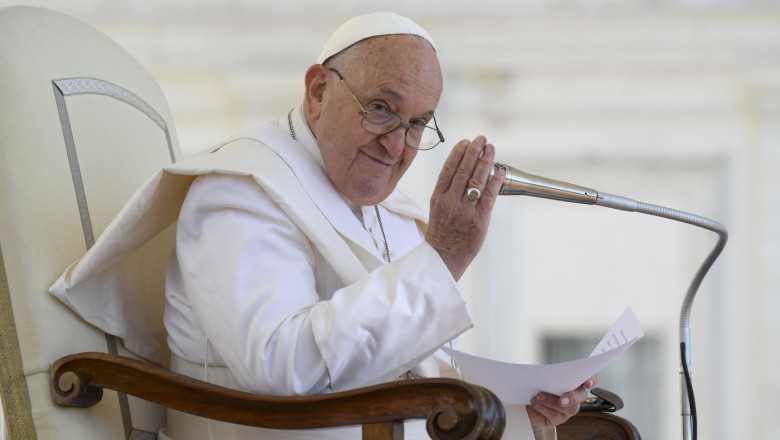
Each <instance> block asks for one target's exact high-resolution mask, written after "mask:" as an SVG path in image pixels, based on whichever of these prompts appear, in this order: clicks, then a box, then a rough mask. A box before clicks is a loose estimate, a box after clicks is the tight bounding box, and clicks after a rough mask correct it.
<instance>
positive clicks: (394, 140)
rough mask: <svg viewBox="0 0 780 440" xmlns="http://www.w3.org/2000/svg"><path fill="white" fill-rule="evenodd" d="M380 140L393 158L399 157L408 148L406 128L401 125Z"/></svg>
mask: <svg viewBox="0 0 780 440" xmlns="http://www.w3.org/2000/svg"><path fill="white" fill-rule="evenodd" d="M379 138H380V142H381V143H382V145H383V146H384V147H385V149H386V150H387V152H388V153H390V154H391V155H392V156H399V155H401V153H403V152H404V148H405V147H406V127H404V126H403V125H399V126H398V127H396V128H395V129H393V130H392V131H391V132H390V133H385V134H383V135H382V136H380V137H379Z"/></svg>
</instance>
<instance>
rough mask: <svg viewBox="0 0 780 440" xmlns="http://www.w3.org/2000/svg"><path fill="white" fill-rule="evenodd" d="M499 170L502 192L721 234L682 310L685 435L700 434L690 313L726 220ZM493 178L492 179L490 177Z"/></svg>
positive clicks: (722, 239) (721, 242)
mask: <svg viewBox="0 0 780 440" xmlns="http://www.w3.org/2000/svg"><path fill="white" fill-rule="evenodd" d="M498 170H504V171H505V172H506V178H505V180H504V184H503V185H502V186H501V189H500V190H499V191H498V194H499V195H510V196H511V195H526V196H533V197H541V198H545V199H552V200H560V201H564V202H573V203H583V204H588V205H599V206H604V207H607V208H613V209H619V210H621V211H631V212H639V213H642V214H649V215H654V216H657V217H664V218H667V219H670V220H676V221H679V222H682V223H688V224H690V225H693V226H698V227H700V228H704V229H708V230H710V231H712V232H715V233H716V234H718V242H717V243H716V244H715V247H714V248H713V249H712V251H710V254H709V255H707V257H706V258H705V260H704V262H703V263H702V265H701V266H700V267H699V270H698V271H697V272H696V276H694V278H693V281H692V282H691V284H690V286H689V287H688V292H687V293H686V295H685V298H684V299H683V304H682V308H681V311H680V328H679V331H680V332H679V335H680V366H681V372H680V376H681V381H680V388H681V389H680V395H681V406H682V408H681V409H682V412H681V415H682V428H683V438H684V439H686V440H689V439H691V438H692V439H694V440H695V439H696V434H697V426H696V425H697V423H696V421H697V415H696V403H695V399H694V395H693V385H692V384H691V375H690V365H691V340H690V315H691V308H692V307H693V299H694V297H695V296H696V292H697V291H698V289H699V286H700V285H701V282H702V281H703V280H704V276H705V275H706V274H707V272H708V271H709V269H710V268H711V267H712V265H713V263H715V260H716V259H717V258H718V255H720V253H721V251H723V248H724V247H725V246H726V241H727V240H728V231H727V230H726V227H725V226H723V225H722V224H720V223H718V222H716V221H714V220H710V219H708V218H704V217H700V216H698V215H695V214H690V213H687V212H683V211H677V210H674V209H671V208H665V207H663V206H658V205H652V204H649V203H641V202H637V201H636V200H632V199H628V198H625V197H620V196H615V195H612V194H606V193H601V192H598V191H596V190H593V189H590V188H585V187H582V186H579V185H573V184H571V183H566V182H561V181H559V180H553V179H548V178H546V177H540V176H534V175H533V174H528V173H526V172H523V171H520V170H518V169H517V168H514V167H512V166H509V165H506V164H503V163H500V162H496V163H494V164H493V169H492V170H490V177H493V175H494V174H495V173H496V172H497V171H498ZM488 180H489V179H488Z"/></svg>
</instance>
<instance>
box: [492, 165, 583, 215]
mask: <svg viewBox="0 0 780 440" xmlns="http://www.w3.org/2000/svg"><path fill="white" fill-rule="evenodd" d="M499 169H502V170H504V171H506V179H505V180H504V184H503V185H502V186H501V190H499V192H498V194H499V195H510V196H511V195H523V196H533V197H542V198H545V199H553V200H561V201H564V202H574V203H585V204H588V205H593V204H595V203H596V200H597V199H598V191H596V190H593V189H590V188H585V187H582V186H578V185H572V184H571V183H566V182H561V181H558V180H553V179H547V178H545V177H539V176H534V175H533V174H528V173H526V172H523V171H520V170H518V169H517V168H514V167H512V166H509V165H506V164H503V163H499V162H496V163H494V164H493V169H492V170H491V171H490V177H493V174H495V172H496V171H498V170H499Z"/></svg>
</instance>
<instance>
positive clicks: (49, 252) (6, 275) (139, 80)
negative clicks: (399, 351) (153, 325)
mask: <svg viewBox="0 0 780 440" xmlns="http://www.w3.org/2000/svg"><path fill="white" fill-rule="evenodd" d="M0 30H2V39H0V65H1V66H3V67H2V69H0V96H1V97H2V99H0V139H1V140H0V142H1V143H0V206H2V207H3V209H2V212H0V385H1V386H2V388H1V389H0V399H1V400H2V408H3V414H4V421H5V425H6V431H7V432H6V435H7V436H8V437H7V438H8V439H9V440H22V439H24V440H27V439H36V438H38V439H59V438H80V439H119V438H122V439H132V440H141V439H155V438H156V434H155V433H156V432H157V431H158V430H159V429H160V428H161V427H163V426H165V411H166V408H167V407H170V408H174V409H179V410H183V411H191V412H193V413H195V414H198V415H201V416H204V417H209V418H214V419H218V420H223V421H229V422H235V423H242V424H248V425H253V426H264V427H270V428H282V429H284V428H314V427H327V426H344V425H363V433H364V438H366V439H394V440H395V439H400V438H402V434H403V433H402V431H403V424H402V421H403V420H404V419H408V418H423V419H427V426H428V429H429V433H430V434H431V436H432V437H434V438H440V439H459V438H474V439H477V438H478V439H493V438H500V437H501V434H502V432H503V428H504V410H503V406H502V405H501V403H500V402H499V401H498V399H497V398H496V397H495V395H494V394H493V393H491V392H490V391H488V390H486V389H484V388H481V387H478V386H474V385H471V384H468V383H465V382H462V381H457V380H449V379H422V380H413V381H397V382H392V383H388V384H382V385H377V386H373V387H368V388H363V389H359V390H354V391H349V392H344V393H336V394H332V395H327V396H309V397H290V398H279V397H264V396H253V395H249V394H246V393H241V392H237V391H235V390H230V389H226V388H222V387H217V386H214V385H210V384H207V383H204V382H201V381H198V380H194V379H192V378H189V377H186V376H182V375H179V374H175V373H172V372H171V371H169V370H168V369H167V368H166V362H165V361H164V357H163V361H161V362H160V364H159V365H158V364H155V363H151V362H148V361H146V360H141V359H139V358H137V357H136V356H134V355H133V354H132V353H130V352H129V351H128V350H126V349H125V348H124V347H123V344H122V341H121V340H120V339H118V338H116V337H115V336H112V335H108V334H104V333H103V332H102V331H100V330H99V329H97V328H95V327H94V326H92V325H90V324H88V323H86V322H85V321H83V320H81V319H80V318H78V317H77V316H76V315H75V314H73V313H72V312H71V311H70V310H69V309H68V308H67V307H65V306H64V305H63V304H62V303H60V302H59V301H57V300H56V299H55V298H54V297H52V296H51V295H49V294H48V292H47V289H48V287H49V286H50V285H51V284H52V283H53V282H54V280H55V279H56V277H57V276H58V275H59V274H60V273H61V272H62V270H63V269H64V268H65V267H67V265H68V264H70V263H71V262H73V261H74V260H76V259H77V258H79V257H80V256H81V255H83V253H84V252H85V251H86V250H87V249H88V248H89V247H90V246H91V245H92V244H93V243H94V241H95V237H97V236H99V234H100V233H101V231H103V229H104V228H105V227H106V226H107V225H108V223H109V222H110V221H111V219H112V218H113V217H114V216H115V215H116V213H117V212H118V211H119V209H120V208H121V206H122V205H123V204H124V202H125V201H126V200H127V199H128V198H129V197H130V195H131V194H132V193H133V192H134V191H135V189H136V188H137V187H139V186H140V185H141V184H142V183H143V180H144V179H146V178H147V177H148V176H150V175H151V174H152V173H153V172H154V171H156V170H157V169H158V168H159V167H161V166H164V165H166V164H169V163H171V162H173V161H175V160H176V159H177V158H178V157H179V154H180V153H179V148H178V143H177V139H176V135H175V130H174V126H173V121H172V118H171V114H170V111H169V109H168V105H167V103H166V100H165V97H164V96H163V94H162V92H161V90H160V89H159V86H158V85H157V83H156V82H155V81H154V79H153V78H152V77H151V76H150V75H149V74H148V72H146V70H145V69H144V68H143V67H142V66H140V65H139V64H138V63H137V62H136V61H135V60H134V59H133V58H132V57H131V56H130V55H129V54H127V53H126V52H125V51H124V50H122V49H121V48H120V47H119V46H117V45H116V44H115V43H114V42H113V41H111V40H110V39H109V38H107V37H106V36H105V35H103V34H101V33H100V32H97V31H96V30H94V29H92V28H91V27H89V26H87V25H85V24H83V23H81V22H79V21H77V20H75V19H73V18H70V17H68V16H66V15H63V14H60V13H57V12H54V11H49V10H45V9H40V8H34V7H26V6H18V7H8V8H1V9H0ZM172 232H173V231H165V232H164V233H163V235H164V236H163V238H164V240H163V241H165V240H168V243H169V244H170V243H171V241H170V240H172V239H173V236H172ZM148 263H149V264H150V265H151V266H154V267H159V268H160V269H159V270H158V273H157V274H156V275H155V277H158V278H157V279H156V280H157V281H159V279H161V278H162V277H164V267H165V264H164V263H165V262H164V261H149V262H148ZM152 278H154V277H152ZM153 281H155V279H151V280H149V286H152V285H154V284H155V283H153ZM142 290H144V291H145V290H146V289H142ZM148 290H149V291H146V292H145V293H146V295H145V296H144V297H143V302H144V303H145V307H146V308H145V310H149V311H152V312H155V311H156V312H155V313H159V314H161V313H162V309H163V303H162V300H161V299H162V297H163V295H162V292H159V291H154V290H153V289H151V288H150V289H148ZM150 318H151V319H153V320H159V321H160V322H161V316H159V315H152V316H150ZM73 407H78V408H73ZM302 414H305V415H306V416H305V417H301V415H302ZM578 418H579V417H577V418H574V419H572V421H571V422H570V423H572V425H571V426H572V427H573V429H574V430H575V431H576V430H577V429H578V428H577V427H576V422H575V420H576V419H578Z"/></svg>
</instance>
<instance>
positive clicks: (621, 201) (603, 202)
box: [596, 193, 728, 440]
mask: <svg viewBox="0 0 780 440" xmlns="http://www.w3.org/2000/svg"><path fill="white" fill-rule="evenodd" d="M596 205H600V206H606V207H608V208H614V209H620V210H623V211H631V212H640V213H643V214H649V215H655V216H658V217H664V218H668V219H670V220H676V221H679V222H683V223H688V224H690V225H694V226H698V227H700V228H704V229H708V230H710V231H713V232H715V233H717V234H718V242H717V243H716V244H715V247H714V248H713V249H712V251H710V253H709V255H708V256H707V258H706V259H705V260H704V262H703V263H702V265H701V266H700V267H699V270H698V271H696V276H694V278H693V280H692V281H691V284H690V286H689V287H688V292H687V293H686V295H685V298H684V299H683V303H682V308H681V310H680V370H681V371H680V396H681V402H680V403H681V409H682V412H681V415H682V435H683V439H685V440H691V439H692V440H696V434H697V433H696V401H695V399H694V396H693V384H692V382H691V326H690V323H691V308H692V306H693V299H694V297H695V296H696V292H697V291H698V289H699V286H700V285H701V283H702V281H703V280H704V277H705V276H706V275H707V272H708V271H709V270H710V268H711V267H712V265H713V263H715V260H716V259H717V258H718V256H719V255H720V253H721V251H723V248H724V247H725V246H726V241H727V240H728V231H727V230H726V227H725V226H723V225H722V224H720V223H718V222H716V221H714V220H710V219H707V218H704V217H700V216H698V215H694V214H690V213H687V212H682V211H677V210H674V209H670V208H664V207H662V206H656V205H650V204H647V203H640V202H637V201H634V200H631V199H626V198H624V197H619V196H614V195H610V194H602V193H599V194H598V198H597V200H596Z"/></svg>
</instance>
